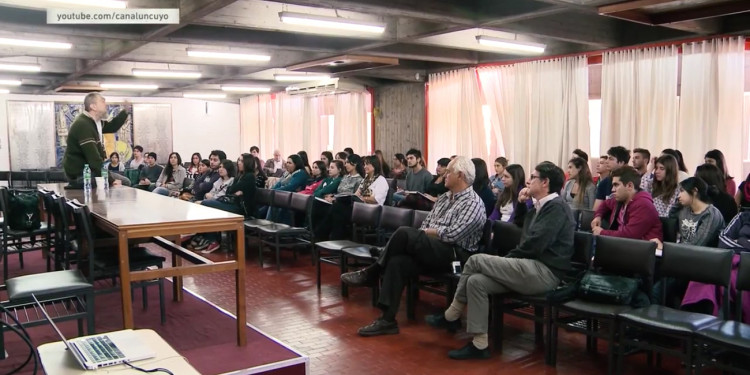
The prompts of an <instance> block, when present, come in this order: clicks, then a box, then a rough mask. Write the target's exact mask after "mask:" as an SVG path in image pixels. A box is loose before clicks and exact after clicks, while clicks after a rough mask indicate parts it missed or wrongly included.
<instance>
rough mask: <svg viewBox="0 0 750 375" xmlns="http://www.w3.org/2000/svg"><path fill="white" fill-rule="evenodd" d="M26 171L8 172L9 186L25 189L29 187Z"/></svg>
mask: <svg viewBox="0 0 750 375" xmlns="http://www.w3.org/2000/svg"><path fill="white" fill-rule="evenodd" d="M28 173H29V172H27V171H11V172H10V184H11V186H13V187H27V186H29V180H28V178H27V176H28Z"/></svg>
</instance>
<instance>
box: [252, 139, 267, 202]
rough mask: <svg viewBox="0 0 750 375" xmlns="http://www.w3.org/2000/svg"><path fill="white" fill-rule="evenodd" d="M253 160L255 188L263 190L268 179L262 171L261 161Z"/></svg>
mask: <svg viewBox="0 0 750 375" xmlns="http://www.w3.org/2000/svg"><path fill="white" fill-rule="evenodd" d="M251 155H252V154H251ZM254 158H255V161H254V163H255V164H254V165H255V167H254V169H253V170H254V172H253V173H254V174H255V186H256V187H259V188H264V187H266V181H267V180H268V177H266V172H265V171H264V170H263V163H262V162H261V160H260V159H258V158H257V157H255V156H254ZM256 214H257V213H256ZM252 216H255V215H252Z"/></svg>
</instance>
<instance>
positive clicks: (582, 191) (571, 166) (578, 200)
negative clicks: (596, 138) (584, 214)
mask: <svg viewBox="0 0 750 375" xmlns="http://www.w3.org/2000/svg"><path fill="white" fill-rule="evenodd" d="M562 198H563V200H564V201H565V203H567V204H568V205H569V206H570V208H571V209H574V210H581V209H586V210H590V209H592V208H593V207H594V200H596V185H594V180H592V179H591V171H590V170H589V164H588V163H587V162H586V160H584V159H582V158H579V157H575V158H573V159H570V161H569V162H568V181H567V182H566V183H565V187H563V190H562Z"/></svg>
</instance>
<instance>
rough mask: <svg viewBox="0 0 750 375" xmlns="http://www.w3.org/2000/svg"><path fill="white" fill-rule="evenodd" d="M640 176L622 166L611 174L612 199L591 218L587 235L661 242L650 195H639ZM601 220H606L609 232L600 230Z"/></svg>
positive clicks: (658, 224)
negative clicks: (656, 239)
mask: <svg viewBox="0 0 750 375" xmlns="http://www.w3.org/2000/svg"><path fill="white" fill-rule="evenodd" d="M640 180H641V176H640V175H639V174H638V171H636V170H635V168H633V167H630V166H623V167H620V168H617V169H615V170H614V171H613V172H612V192H613V193H614V199H612V198H610V199H607V200H605V201H604V202H603V203H602V204H601V205H600V206H599V208H598V209H597V210H596V213H595V214H594V220H593V221H592V222H591V228H592V229H591V231H592V232H593V233H594V234H595V235H597V236H599V235H601V236H613V237H625V238H633V239H637V240H646V241H649V240H652V239H654V238H658V239H659V241H662V240H663V235H662V227H661V220H660V219H659V213H658V212H656V208H655V207H654V201H653V199H652V198H651V194H649V193H647V192H645V191H640V188H639V186H640V183H641V181H640ZM602 217H609V222H610V223H611V224H610V229H604V228H602Z"/></svg>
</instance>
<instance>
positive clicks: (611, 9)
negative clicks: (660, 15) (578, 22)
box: [598, 0, 675, 14]
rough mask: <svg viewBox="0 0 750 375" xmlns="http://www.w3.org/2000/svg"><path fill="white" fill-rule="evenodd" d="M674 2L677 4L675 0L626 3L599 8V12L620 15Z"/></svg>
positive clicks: (636, 0)
mask: <svg viewBox="0 0 750 375" xmlns="http://www.w3.org/2000/svg"><path fill="white" fill-rule="evenodd" d="M673 2H675V0H634V1H625V2H622V3H617V4H610V5H604V6H600V7H599V8H598V11H599V14H610V13H619V12H625V11H628V10H636V9H641V8H645V7H648V6H652V5H659V4H666V3H673Z"/></svg>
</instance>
